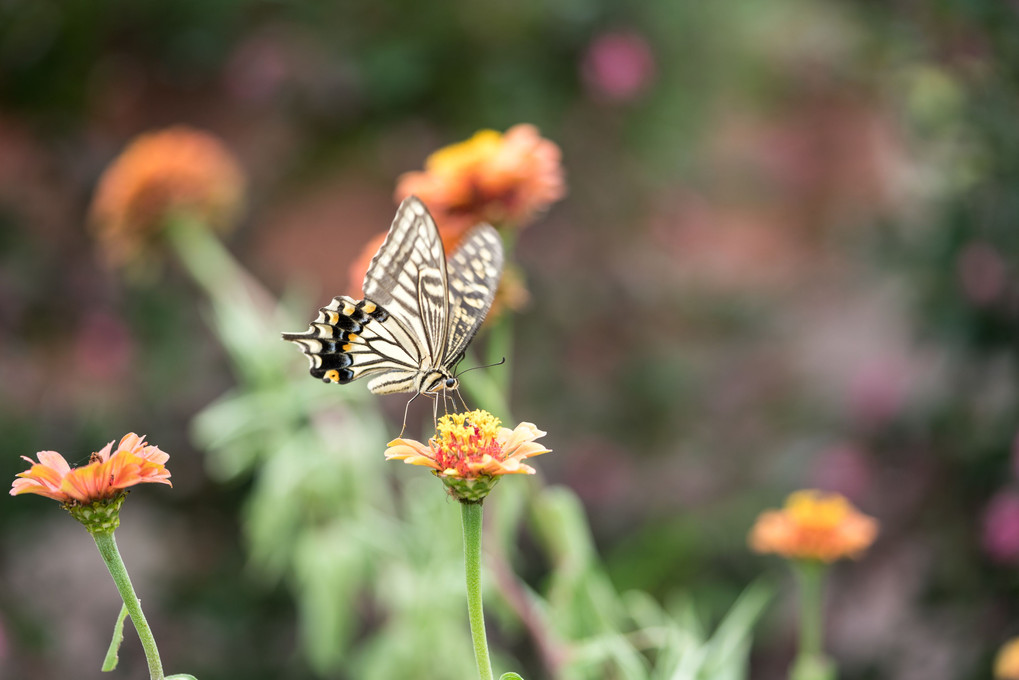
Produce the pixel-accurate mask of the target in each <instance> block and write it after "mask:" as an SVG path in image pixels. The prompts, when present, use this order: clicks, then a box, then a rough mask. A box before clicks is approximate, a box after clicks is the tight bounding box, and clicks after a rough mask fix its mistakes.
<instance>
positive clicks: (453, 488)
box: [386, 410, 549, 502]
mask: <svg viewBox="0 0 1019 680" xmlns="http://www.w3.org/2000/svg"><path fill="white" fill-rule="evenodd" d="M543 436H545V433H544V432H542V431H541V430H539V429H538V428H537V427H535V426H534V425H533V424H532V423H521V424H519V425H517V427H516V428H515V429H513V430H510V429H509V428H507V427H501V423H500V422H499V419H498V418H496V417H495V416H493V415H492V414H491V413H489V412H488V411H482V410H476V411H470V412H468V413H453V414H450V415H445V416H443V417H442V418H440V419H439V424H438V427H437V429H436V431H435V436H434V437H432V438H431V439H429V440H428V444H427V446H426V445H425V444H422V443H421V442H418V441H414V440H413V439H394V440H393V441H391V442H389V448H388V450H387V451H386V458H387V459H388V460H402V461H404V462H406V463H408V464H409V465H423V466H425V467H430V468H432V470H433V473H434V474H435V476H436V477H439V478H440V479H442V481H443V482H444V483H445V484H446V486H447V488H448V489H449V492H450V495H452V496H453V497H454V498H456V499H458V500H461V501H467V502H478V501H480V500H482V499H483V498H484V497H485V496H487V495H488V492H489V491H491V489H492V487H493V486H495V484H496V482H498V481H499V478H500V477H501V476H502V475H507V474H527V475H533V474H534V472H535V470H534V468H532V467H531V466H530V465H527V464H526V463H524V462H523V461H524V460H525V459H527V458H531V457H532V456H538V455H541V454H543V453H548V452H549V449H546V448H545V447H544V446H542V445H541V444H538V443H536V442H535V441H534V440H535V439H537V438H538V437H543Z"/></svg>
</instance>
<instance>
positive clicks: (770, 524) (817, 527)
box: [749, 489, 878, 562]
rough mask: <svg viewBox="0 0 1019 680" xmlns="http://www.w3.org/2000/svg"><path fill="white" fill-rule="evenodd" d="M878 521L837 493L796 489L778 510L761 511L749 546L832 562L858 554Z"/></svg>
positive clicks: (869, 542) (873, 531)
mask: <svg viewBox="0 0 1019 680" xmlns="http://www.w3.org/2000/svg"><path fill="white" fill-rule="evenodd" d="M877 532H878V524H877V521H876V520H875V519H874V518H873V517H868V516H867V515H864V514H862V513H861V512H859V511H858V510H857V509H856V508H854V507H853V506H852V504H851V503H850V502H849V501H848V500H846V499H845V497H843V496H841V495H840V494H837V493H823V492H821V491H816V490H813V489H809V490H805V491H797V492H795V493H793V494H791V495H790V496H789V498H788V499H786V504H785V507H784V508H783V509H781V510H769V511H767V512H764V513H761V515H760V516H759V517H758V518H757V522H756V523H755V524H754V527H753V529H752V530H751V532H750V538H749V542H750V547H751V548H753V549H754V550H755V551H757V552H760V553H777V554H779V555H781V556H783V557H786V558H790V559H805V560H820V561H822V562H834V561H835V560H837V559H840V558H842V557H857V556H858V555H859V554H860V553H861V552H863V551H864V550H866V549H867V548H868V547H869V546H870V544H871V543H873V542H874V538H875V537H876V536H877Z"/></svg>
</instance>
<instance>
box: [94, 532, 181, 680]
mask: <svg viewBox="0 0 1019 680" xmlns="http://www.w3.org/2000/svg"><path fill="white" fill-rule="evenodd" d="M92 538H93V539H94V540H95V542H96V547H97V548H99V554H100V555H102V556H103V561H104V562H106V568H107V569H109V570H110V576H112V577H113V582H114V583H116V584H117V590H118V591H119V592H120V597H121V598H123V600H124V606H125V607H127V613H128V614H129V615H130V616H131V623H132V624H134V628H135V630H136V631H138V638H139V639H140V640H141V643H142V647H143V648H144V649H145V659H146V660H147V661H148V663H149V677H150V678H151V680H163V664H162V663H160V661H159V650H158V649H157V648H156V638H155V637H153V635H152V629H151V628H149V624H148V622H147V621H146V620H145V614H144V613H143V612H142V605H141V602H139V601H138V596H137V595H136V594H135V592H134V586H132V585H131V577H130V576H128V575H127V567H125V566H124V560H123V559H121V557H120V551H119V550H118V549H117V540H116V539H115V538H114V537H113V532H112V531H110V532H97V533H93V534H92Z"/></svg>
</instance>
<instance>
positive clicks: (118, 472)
mask: <svg viewBox="0 0 1019 680" xmlns="http://www.w3.org/2000/svg"><path fill="white" fill-rule="evenodd" d="M111 451H112V453H111ZM37 455H38V457H39V462H38V463H36V462H35V461H34V460H32V459H31V458H29V457H27V456H22V458H24V459H25V460H26V461H28V462H29V463H32V467H31V468H29V469H28V470H26V471H25V472H19V473H18V474H17V477H18V479H15V480H14V484H13V485H12V487H11V495H12V496H17V495H19V494H23V493H34V494H38V495H40V496H45V497H47V498H52V499H53V500H56V501H60V502H61V503H65V504H72V505H73V504H87V503H92V502H94V501H101V500H109V499H111V498H114V497H116V496H117V495H118V494H120V493H121V492H122V491H123V490H124V489H126V488H128V487H131V486H134V485H135V484H144V483H146V482H158V483H159V484H167V485H169V486H172V484H170V481H169V478H170V471H169V470H167V469H166V466H165V465H164V463H166V461H167V460H168V459H169V458H170V456H169V455H167V454H166V453H163V452H162V451H160V450H159V447H157V446H153V445H151V444H146V443H145V438H144V437H139V436H138V435H136V434H135V433H133V432H130V433H128V434H126V435H124V437H123V438H122V439H121V440H120V444H119V445H118V446H117V450H116V451H113V442H110V443H109V444H107V445H106V446H105V447H104V448H103V449H102V450H101V451H98V452H96V453H93V454H92V455H91V456H89V462H88V464H87V465H85V466H84V467H79V468H72V467H71V466H70V465H68V463H67V461H66V460H64V457H63V456H61V455H60V454H59V453H57V452H56V451H40V452H39V453H38V454H37Z"/></svg>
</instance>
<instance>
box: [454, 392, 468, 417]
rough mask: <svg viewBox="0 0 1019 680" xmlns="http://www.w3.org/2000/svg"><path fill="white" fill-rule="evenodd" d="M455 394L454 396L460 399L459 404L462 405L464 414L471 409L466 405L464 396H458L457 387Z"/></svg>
mask: <svg viewBox="0 0 1019 680" xmlns="http://www.w3.org/2000/svg"><path fill="white" fill-rule="evenodd" d="M455 392H456V396H458V397H460V403H461V404H463V405H464V411H465V412H466V411H470V410H471V407H470V406H468V405H467V400H466V399H464V396H463V395H462V394H460V388H459V387H458V388H456V390H455Z"/></svg>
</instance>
